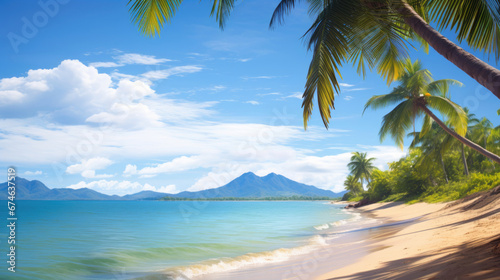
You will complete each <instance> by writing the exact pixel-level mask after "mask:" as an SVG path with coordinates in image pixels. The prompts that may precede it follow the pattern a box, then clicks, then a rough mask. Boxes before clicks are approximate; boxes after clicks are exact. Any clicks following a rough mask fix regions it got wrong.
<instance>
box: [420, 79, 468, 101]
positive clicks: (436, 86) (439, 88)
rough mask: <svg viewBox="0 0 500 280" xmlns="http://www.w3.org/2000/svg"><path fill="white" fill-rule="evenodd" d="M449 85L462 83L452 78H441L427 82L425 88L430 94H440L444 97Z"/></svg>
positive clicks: (460, 84)
mask: <svg viewBox="0 0 500 280" xmlns="http://www.w3.org/2000/svg"><path fill="white" fill-rule="evenodd" d="M451 85H457V86H463V84H462V83H461V82H459V81H457V80H453V79H441V80H437V81H433V82H431V83H429V84H428V85H427V87H426V89H425V91H426V92H428V93H430V94H432V95H441V96H443V97H446V94H447V93H448V91H449V88H450V86H451Z"/></svg>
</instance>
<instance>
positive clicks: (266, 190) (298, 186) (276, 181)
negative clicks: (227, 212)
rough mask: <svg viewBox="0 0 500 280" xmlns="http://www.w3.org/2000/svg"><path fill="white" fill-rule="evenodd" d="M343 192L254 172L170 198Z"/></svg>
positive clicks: (313, 194) (249, 196)
mask: <svg viewBox="0 0 500 280" xmlns="http://www.w3.org/2000/svg"><path fill="white" fill-rule="evenodd" d="M342 195H343V192H341V193H334V192H332V191H329V190H323V189H319V188H316V187H314V186H310V185H306V184H302V183H298V182H295V181H293V180H290V179H288V178H286V177H285V176H282V175H278V174H275V173H270V174H268V175H266V176H263V177H260V176H257V175H255V174H254V173H252V172H248V173H245V174H243V175H241V176H240V177H238V178H236V179H234V180H233V181H231V182H229V183H228V184H226V185H224V186H222V187H219V188H215V189H208V190H202V191H197V192H188V191H185V192H181V193H178V194H175V195H170V197H176V198H191V199H196V198H222V197H232V198H238V197H240V198H264V197H290V196H302V197H331V198H337V197H342Z"/></svg>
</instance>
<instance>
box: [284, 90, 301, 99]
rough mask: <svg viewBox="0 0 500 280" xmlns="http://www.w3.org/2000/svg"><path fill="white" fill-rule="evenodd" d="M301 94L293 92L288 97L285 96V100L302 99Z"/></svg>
mask: <svg viewBox="0 0 500 280" xmlns="http://www.w3.org/2000/svg"><path fill="white" fill-rule="evenodd" d="M302 94H303V93H302V92H294V93H293V94H290V95H288V96H286V97H285V98H298V99H302Z"/></svg>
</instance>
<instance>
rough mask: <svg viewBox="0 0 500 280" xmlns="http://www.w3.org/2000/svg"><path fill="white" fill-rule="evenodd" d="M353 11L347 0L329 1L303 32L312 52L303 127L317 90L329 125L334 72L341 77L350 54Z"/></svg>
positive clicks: (353, 6)
mask: <svg viewBox="0 0 500 280" xmlns="http://www.w3.org/2000/svg"><path fill="white" fill-rule="evenodd" d="M355 11H356V6H355V5H353V2H352V1H350V0H335V1H331V3H330V4H329V5H328V6H327V7H326V8H325V9H324V10H323V11H322V12H321V13H320V14H319V15H318V18H317V19H316V21H315V22H314V23H313V25H312V27H311V28H310V29H309V30H308V31H307V33H306V35H307V34H309V35H310V40H309V49H311V48H313V50H314V53H313V58H312V60H311V64H310V65H309V71H308V74H307V81H306V86H305V91H304V94H303V98H304V100H303V102H302V107H303V108H304V128H307V121H308V120H309V118H310V116H311V113H312V110H313V98H314V95H315V94H316V93H317V102H318V107H319V112H320V115H321V119H322V120H323V123H324V125H325V127H327V128H328V123H329V119H330V117H331V113H330V109H335V106H334V100H335V95H334V90H335V91H336V92H337V93H338V92H339V90H340V87H339V82H338V80H337V76H336V74H338V75H339V76H340V77H341V75H340V69H339V67H340V66H342V63H343V62H345V61H346V60H347V59H348V57H349V38H350V37H351V36H352V30H353V29H352V28H351V26H352V25H353V24H354V23H355V22H354V17H355V15H356V13H355Z"/></svg>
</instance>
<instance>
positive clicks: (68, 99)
mask: <svg viewBox="0 0 500 280" xmlns="http://www.w3.org/2000/svg"><path fill="white" fill-rule="evenodd" d="M199 70H201V68H199V67H191V66H187V67H174V68H171V69H167V70H165V71H167V72H168V73H167V75H175V74H180V73H192V72H196V71H199ZM115 74H116V73H115ZM216 89H217V90H219V89H221V87H220V86H218V87H217V88H216ZM214 104H215V103H213V102H212V103H210V102H205V103H193V102H185V101H173V100H169V99H167V98H165V97H164V96H161V95H158V94H156V93H155V91H154V90H153V89H151V87H150V84H148V81H142V80H135V81H131V80H130V79H128V77H127V78H125V79H123V77H122V79H120V80H119V81H118V82H117V83H113V82H112V79H111V77H110V76H109V75H108V74H102V73H99V72H98V71H97V69H95V68H94V67H88V66H86V65H84V64H82V63H81V62H80V61H78V60H65V61H63V62H61V64H60V65H59V66H57V67H55V68H52V69H37V70H30V71H29V72H28V74H27V76H25V77H16V78H5V79H1V80H0V118H1V117H6V118H27V117H37V118H40V117H43V118H44V119H48V120H50V121H52V122H55V123H63V124H85V123H88V122H90V123H99V124H108V125H115V126H117V127H131V128H133V129H135V128H137V127H144V126H159V125H160V122H161V121H162V120H166V121H172V120H173V121H178V120H182V119H192V118H193V117H194V116H199V115H200V114H202V115H206V114H210V111H209V110H207V109H206V108H208V107H211V106H213V105H214ZM184 117H185V118H184Z"/></svg>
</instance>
